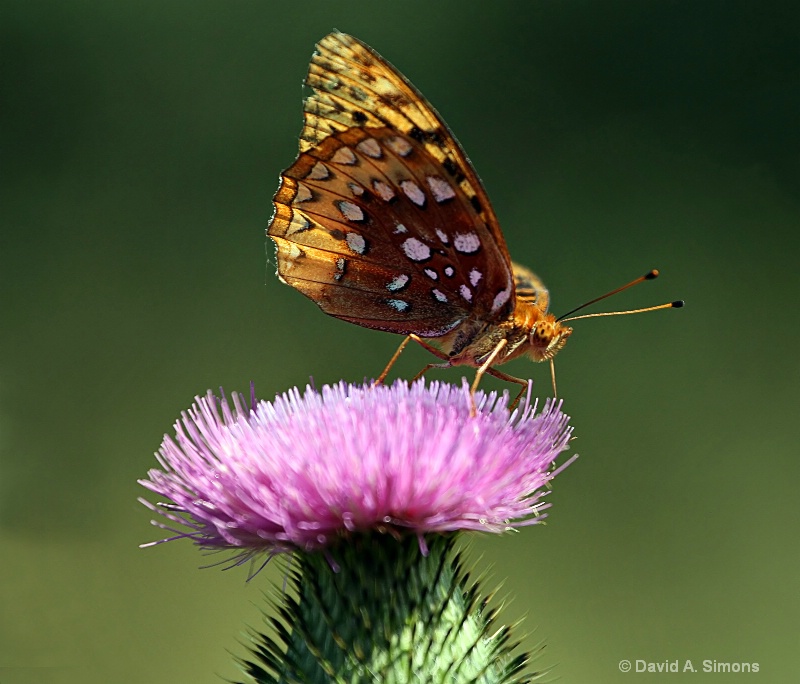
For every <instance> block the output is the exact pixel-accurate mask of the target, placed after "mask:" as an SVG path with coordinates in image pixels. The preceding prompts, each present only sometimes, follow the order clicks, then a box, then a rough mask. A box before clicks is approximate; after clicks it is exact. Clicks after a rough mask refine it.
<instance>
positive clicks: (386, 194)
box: [372, 179, 395, 202]
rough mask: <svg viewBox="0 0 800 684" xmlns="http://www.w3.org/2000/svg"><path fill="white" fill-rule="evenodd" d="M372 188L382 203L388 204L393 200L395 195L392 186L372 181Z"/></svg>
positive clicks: (380, 181)
mask: <svg viewBox="0 0 800 684" xmlns="http://www.w3.org/2000/svg"><path fill="white" fill-rule="evenodd" d="M372 187H373V188H375V192H377V193H378V195H380V198H381V199H382V200H383V201H384V202H389V201H391V200H393V199H394V197H395V194H394V190H393V189H392V186H391V185H389V184H388V183H384V182H383V181H382V180H377V179H376V180H374V181H372Z"/></svg>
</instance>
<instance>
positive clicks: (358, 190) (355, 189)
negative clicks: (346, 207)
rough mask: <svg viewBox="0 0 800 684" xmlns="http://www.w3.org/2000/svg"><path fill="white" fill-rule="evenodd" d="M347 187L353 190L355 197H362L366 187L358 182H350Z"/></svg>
mask: <svg viewBox="0 0 800 684" xmlns="http://www.w3.org/2000/svg"><path fill="white" fill-rule="evenodd" d="M347 187H348V188H350V192H352V193H353V195H354V196H355V197H360V196H361V195H363V194H364V188H362V187H361V186H360V185H359V184H358V183H348V184H347Z"/></svg>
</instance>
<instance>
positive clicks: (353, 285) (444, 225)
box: [268, 33, 514, 337]
mask: <svg viewBox="0 0 800 684" xmlns="http://www.w3.org/2000/svg"><path fill="white" fill-rule="evenodd" d="M318 48H319V52H318V53H317V54H315V55H314V57H313V59H312V62H311V66H310V68H309V74H308V78H307V83H308V85H310V86H311V87H312V88H313V94H312V95H311V96H310V97H309V98H308V99H307V100H306V102H305V125H304V128H303V132H302V134H301V140H300V155H299V157H298V159H297V161H296V162H295V163H294V164H293V165H292V166H291V167H290V168H289V169H287V170H286V171H285V172H284V174H283V176H282V181H281V187H280V188H279V190H278V193H277V194H276V196H275V200H274V202H275V215H274V216H273V219H272V222H271V224H270V227H269V230H268V234H269V235H270V236H271V237H272V238H273V240H274V241H275V243H276V245H277V254H278V274H279V276H280V277H281V278H282V279H283V280H284V281H285V282H287V283H289V284H290V285H292V286H294V287H295V288H297V289H298V290H300V291H301V292H302V293H303V294H305V295H306V296H308V297H310V298H311V299H313V300H314V301H315V302H317V304H319V306H320V307H321V308H322V309H323V310H324V311H326V312H327V313H329V314H331V315H333V316H337V317H339V318H343V319H345V320H349V321H352V322H354V323H358V324H359V325H363V326H366V327H371V328H377V329H381V330H390V331H393V332H402V333H410V332H414V333H416V334H419V335H423V336H429V337H436V336H440V335H443V334H445V333H446V332H448V331H449V330H452V329H453V328H454V327H456V326H457V325H459V323H461V322H462V321H464V320H465V319H467V318H472V319H473V321H474V320H480V321H484V322H487V323H488V322H492V321H495V320H500V319H502V318H504V317H506V316H507V315H508V313H509V312H510V310H511V309H512V308H513V304H514V288H513V279H512V275H511V264H510V259H509V257H508V254H507V251H506V247H505V243H504V241H503V237H502V234H501V233H500V230H499V227H498V225H497V220H496V218H495V216H494V213H493V212H492V210H491V206H490V205H489V201H488V198H486V195H485V192H484V191H483V188H482V187H481V185H480V181H479V180H478V178H477V175H476V174H475V172H474V170H473V169H472V167H471V165H470V163H469V160H468V159H467V158H466V155H465V154H464V153H463V151H462V150H461V148H460V146H459V145H458V143H457V141H456V140H455V138H453V136H452V135H451V134H450V132H449V131H448V129H447V128H446V126H445V125H444V123H443V122H442V120H441V119H440V118H439V116H438V115H437V114H436V112H435V111H434V110H433V108H432V107H431V106H430V105H429V104H428V103H427V102H426V101H425V99H424V98H423V97H422V96H421V95H420V94H419V93H418V92H417V91H416V90H415V89H414V87H413V86H412V85H411V84H410V83H408V81H406V79H405V78H404V77H403V76H402V75H401V74H399V73H398V72H397V71H396V70H395V69H394V68H393V67H392V66H391V65H389V64H388V63H387V62H385V61H384V60H383V59H382V58H381V57H380V56H378V55H377V54H376V53H375V52H373V51H372V50H371V49H370V48H368V47H367V46H365V45H364V44H362V43H360V42H359V41H357V40H356V39H354V38H351V37H350V36H347V35H345V34H342V33H332V34H330V35H328V36H326V37H325V38H324V39H323V40H322V41H321V42H320V44H319V46H318Z"/></svg>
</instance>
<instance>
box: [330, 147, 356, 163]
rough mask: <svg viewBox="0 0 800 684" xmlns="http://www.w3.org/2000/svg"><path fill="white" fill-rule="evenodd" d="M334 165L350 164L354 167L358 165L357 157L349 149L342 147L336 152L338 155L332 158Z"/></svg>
mask: <svg viewBox="0 0 800 684" xmlns="http://www.w3.org/2000/svg"><path fill="white" fill-rule="evenodd" d="M331 161H332V162H333V163H334V164H348V165H353V164H355V163H356V155H355V152H353V150H351V149H350V148H349V147H340V148H339V149H338V150H336V154H334V155H333V156H332V157H331Z"/></svg>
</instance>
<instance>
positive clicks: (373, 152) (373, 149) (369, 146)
mask: <svg viewBox="0 0 800 684" xmlns="http://www.w3.org/2000/svg"><path fill="white" fill-rule="evenodd" d="M356 147H357V148H358V151H359V152H361V154H365V155H367V156H368V157H372V158H373V159H380V158H381V155H382V154H383V152H381V146H380V145H378V141H377V140H375V138H365V139H364V140H362V141H361V142H360V143H358V145H356Z"/></svg>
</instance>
